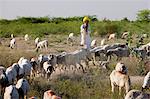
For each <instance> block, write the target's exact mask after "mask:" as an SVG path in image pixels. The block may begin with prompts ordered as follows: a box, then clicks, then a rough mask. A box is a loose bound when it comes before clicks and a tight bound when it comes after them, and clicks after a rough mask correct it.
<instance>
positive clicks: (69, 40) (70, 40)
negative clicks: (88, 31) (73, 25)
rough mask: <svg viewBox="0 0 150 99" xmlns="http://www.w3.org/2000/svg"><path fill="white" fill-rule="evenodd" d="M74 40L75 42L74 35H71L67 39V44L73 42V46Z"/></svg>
mask: <svg viewBox="0 0 150 99" xmlns="http://www.w3.org/2000/svg"><path fill="white" fill-rule="evenodd" d="M74 40H75V37H74V33H70V34H69V36H68V38H67V44H69V42H71V45H72V44H73V42H74Z"/></svg>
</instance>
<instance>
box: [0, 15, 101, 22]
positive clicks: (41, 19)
mask: <svg viewBox="0 0 150 99" xmlns="http://www.w3.org/2000/svg"><path fill="white" fill-rule="evenodd" d="M89 18H90V19H91V21H98V19H97V17H96V16H95V15H93V16H89ZM82 19H83V16H75V17H67V18H63V17H53V18H49V17H18V18H17V19H14V20H6V19H2V20H0V23H3V24H8V23H11V22H20V23H56V24H57V23H61V22H64V21H65V22H67V21H82Z"/></svg>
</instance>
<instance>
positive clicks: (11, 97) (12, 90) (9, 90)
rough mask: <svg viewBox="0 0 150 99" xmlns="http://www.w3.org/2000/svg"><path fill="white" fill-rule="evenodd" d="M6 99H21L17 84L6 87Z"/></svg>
mask: <svg viewBox="0 0 150 99" xmlns="http://www.w3.org/2000/svg"><path fill="white" fill-rule="evenodd" d="M4 99H19V93H18V90H17V89H16V87H15V86H13V85H10V86H8V87H6V88H5V93H4Z"/></svg>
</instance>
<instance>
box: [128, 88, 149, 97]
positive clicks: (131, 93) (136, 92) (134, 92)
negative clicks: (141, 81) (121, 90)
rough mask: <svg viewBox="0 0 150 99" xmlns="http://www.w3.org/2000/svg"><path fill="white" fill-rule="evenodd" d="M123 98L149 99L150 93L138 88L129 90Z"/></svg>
mask: <svg viewBox="0 0 150 99" xmlns="http://www.w3.org/2000/svg"><path fill="white" fill-rule="evenodd" d="M125 99H150V93H144V92H142V91H139V90H130V91H129V92H128V93H127V94H126V96H125Z"/></svg>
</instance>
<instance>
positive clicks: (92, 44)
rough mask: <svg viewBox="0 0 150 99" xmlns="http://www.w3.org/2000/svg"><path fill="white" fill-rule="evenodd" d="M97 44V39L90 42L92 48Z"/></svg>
mask: <svg viewBox="0 0 150 99" xmlns="http://www.w3.org/2000/svg"><path fill="white" fill-rule="evenodd" d="M96 46H97V40H96V39H94V40H93V41H92V42H91V47H92V48H94V47H96Z"/></svg>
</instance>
